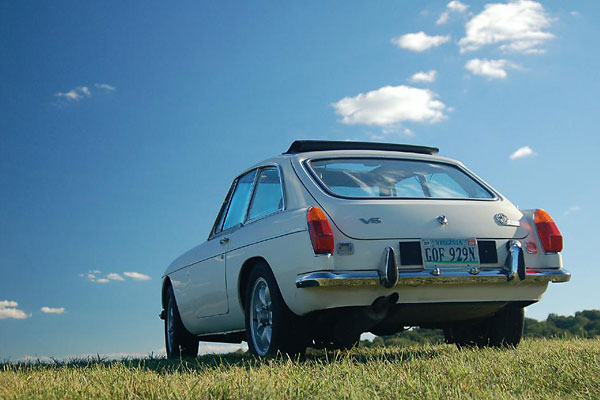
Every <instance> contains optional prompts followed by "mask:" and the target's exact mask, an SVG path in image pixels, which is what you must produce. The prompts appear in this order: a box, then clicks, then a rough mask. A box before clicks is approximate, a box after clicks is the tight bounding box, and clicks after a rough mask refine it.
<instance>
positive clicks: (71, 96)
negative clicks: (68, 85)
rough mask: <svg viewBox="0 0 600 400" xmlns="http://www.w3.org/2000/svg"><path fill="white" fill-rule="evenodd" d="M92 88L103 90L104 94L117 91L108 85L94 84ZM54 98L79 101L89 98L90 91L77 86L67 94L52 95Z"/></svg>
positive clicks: (84, 87) (87, 88) (85, 87)
mask: <svg viewBox="0 0 600 400" xmlns="http://www.w3.org/2000/svg"><path fill="white" fill-rule="evenodd" d="M94 87H96V88H97V89H100V90H103V91H104V92H114V91H115V90H117V88H116V87H114V86H112V85H109V84H108V83H95V84H94ZM54 96H55V97H58V98H61V99H64V100H65V101H79V100H81V99H84V98H87V97H91V96H92V91H91V90H90V88H89V87H87V86H77V87H75V88H73V89H71V90H69V91H68V92H57V93H54Z"/></svg>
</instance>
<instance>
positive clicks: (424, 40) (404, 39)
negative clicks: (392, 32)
mask: <svg viewBox="0 0 600 400" xmlns="http://www.w3.org/2000/svg"><path fill="white" fill-rule="evenodd" d="M449 40H450V36H429V35H428V34H426V33H425V32H417V33H407V34H406V35H402V36H399V37H397V38H393V39H392V43H393V44H395V45H396V46H398V47H401V48H403V49H407V50H411V51H418V52H421V51H425V50H428V49H430V48H432V47H437V46H440V45H442V44H444V43H446V42H447V41H449Z"/></svg>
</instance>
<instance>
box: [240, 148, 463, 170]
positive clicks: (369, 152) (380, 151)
mask: <svg viewBox="0 0 600 400" xmlns="http://www.w3.org/2000/svg"><path fill="white" fill-rule="evenodd" d="M297 142H303V143H306V142H315V143H316V142H319V144H321V143H327V144H326V145H324V146H320V145H319V147H313V146H305V147H302V150H303V151H292V152H290V149H292V147H294V148H295V146H294V144H295V143H297ZM339 143H342V144H344V145H346V144H348V143H350V144H352V145H354V146H352V145H347V146H346V147H348V148H336V147H335V146H336V145H337V144H339ZM330 144H333V145H330ZM364 144H367V146H363V145H364ZM344 145H342V146H340V147H344ZM372 145H375V146H372ZM377 145H381V146H377ZM390 145H391V146H395V147H393V149H390V148H389V147H387V146H390ZM296 146H297V145H296ZM327 146H329V147H331V148H330V149H327ZM352 147H355V148H354V149H352ZM361 147H371V148H364V149H361ZM411 147H414V148H417V149H416V150H417V151H411ZM309 148H310V149H311V150H310V151H308V149H309ZM401 148H402V149H403V150H404V151H402V150H400V149H401ZM290 149H288V151H286V152H285V153H282V154H281V155H278V156H274V157H270V158H267V159H265V160H263V161H261V162H258V163H256V164H254V165H252V166H250V167H248V168H246V169H245V170H244V172H242V173H240V174H238V176H240V175H243V174H244V173H245V172H247V171H250V170H252V169H254V168H260V167H265V166H273V165H281V164H283V163H284V162H285V160H290V159H292V158H296V159H298V160H300V161H304V160H311V159H323V158H342V157H369V158H371V157H372V158H378V157H382V158H409V159H415V160H427V161H438V162H446V163H451V164H458V165H463V164H462V163H461V162H460V161H458V160H454V159H451V158H447V157H442V156H438V155H435V153H437V152H438V151H439V150H438V149H437V148H435V147H427V146H413V145H402V144H395V143H375V142H343V141H325V140H319V141H316V140H315V141H308V140H303V141H295V142H293V143H292V146H290ZM384 149H385V150H384ZM420 149H424V150H422V151H418V150H420ZM292 150H293V149H292ZM430 152H431V154H430ZM288 162H289V161H288Z"/></svg>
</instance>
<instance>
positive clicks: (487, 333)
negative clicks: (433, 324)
mask: <svg viewBox="0 0 600 400" xmlns="http://www.w3.org/2000/svg"><path fill="white" fill-rule="evenodd" d="M524 324H525V309H524V308H523V307H520V306H515V305H509V306H506V307H505V308H503V309H502V310H500V311H498V312H497V313H496V314H494V315H493V316H491V317H488V318H486V319H483V320H479V321H475V322H463V323H461V324H456V325H454V326H452V327H450V328H446V329H444V337H445V339H446V342H447V343H454V344H456V346H458V347H459V348H461V347H475V346H476V347H487V346H493V347H507V348H512V347H517V346H518V344H519V342H520V341H521V338H522V336H523V327H524Z"/></svg>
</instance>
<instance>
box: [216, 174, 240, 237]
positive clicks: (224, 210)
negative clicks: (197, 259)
mask: <svg viewBox="0 0 600 400" xmlns="http://www.w3.org/2000/svg"><path fill="white" fill-rule="evenodd" d="M236 183H237V182H236V181H233V183H232V184H231V186H230V187H229V191H228V192H227V196H225V200H223V204H222V205H221V209H220V210H219V215H218V216H217V220H216V221H215V225H214V226H213V231H212V233H213V234H216V233H219V232H221V230H222V228H223V220H224V219H225V214H226V213H227V206H229V199H230V198H231V193H232V192H233V189H234V188H235V184H236Z"/></svg>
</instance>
